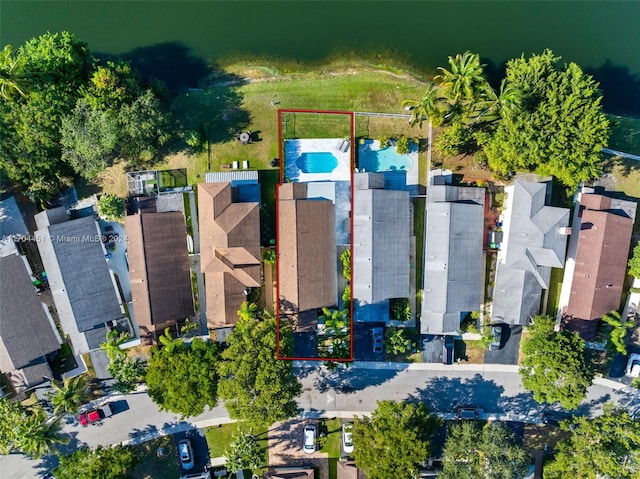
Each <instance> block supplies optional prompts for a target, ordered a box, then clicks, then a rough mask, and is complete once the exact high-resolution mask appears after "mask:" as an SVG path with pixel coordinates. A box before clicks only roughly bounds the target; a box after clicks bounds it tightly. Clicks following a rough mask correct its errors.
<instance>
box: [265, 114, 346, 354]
mask: <svg viewBox="0 0 640 479" xmlns="http://www.w3.org/2000/svg"><path fill="white" fill-rule="evenodd" d="M283 113H310V114H325V115H346V116H348V117H349V119H350V123H351V135H350V142H351V151H350V153H349V161H350V165H349V177H350V181H351V200H350V201H351V205H350V207H351V210H350V212H353V174H354V167H355V113H354V112H352V111H336V110H298V109H278V156H279V160H280V161H279V163H280V165H279V170H280V174H279V182H278V184H277V185H276V231H275V237H276V358H277V359H282V360H288V361H323V362H325V361H335V362H344V363H346V362H351V361H353V288H352V287H351V288H350V289H351V291H350V293H351V294H350V298H349V308H350V309H349V357H348V358H305V357H289V356H282V355H281V354H280V266H279V261H278V260H277V258H279V244H280V242H279V241H278V218H279V215H278V196H279V189H280V188H279V186H280V185H281V184H282V183H283V182H284V179H285V178H284V169H283V168H284V152H283V149H282V146H283V139H282V115H283ZM350 223H351V224H350V229H351V233H350V234H349V248H350V252H351V278H352V280H353V214H350ZM350 286H352V285H350Z"/></svg>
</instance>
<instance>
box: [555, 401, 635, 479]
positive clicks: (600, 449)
mask: <svg viewBox="0 0 640 479" xmlns="http://www.w3.org/2000/svg"><path fill="white" fill-rule="evenodd" d="M563 428H564V429H568V427H567V426H563ZM544 477H545V479H564V478H567V477H575V478H578V477H579V478H581V479H614V478H615V479H635V478H638V477H640V421H638V420H634V419H632V418H631V417H630V416H629V413H628V412H627V411H625V410H624V409H618V408H615V407H614V406H612V405H610V404H608V405H605V409H604V414H602V416H599V417H596V418H593V419H590V418H586V417H576V418H575V419H574V421H573V426H572V427H571V431H570V436H569V437H567V438H566V439H563V440H561V441H560V443H559V444H558V445H557V446H556V452H555V455H554V459H553V460H552V461H551V462H550V463H548V464H546V465H545V468H544Z"/></svg>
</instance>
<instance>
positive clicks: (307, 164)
mask: <svg viewBox="0 0 640 479" xmlns="http://www.w3.org/2000/svg"><path fill="white" fill-rule="evenodd" d="M296 165H297V166H298V168H300V171H302V172H303V173H331V172H332V171H333V170H335V169H336V166H338V159H337V158H336V157H335V156H333V154H331V153H329V152H325V151H317V152H306V153H302V154H301V155H300V158H298V160H297V161H296Z"/></svg>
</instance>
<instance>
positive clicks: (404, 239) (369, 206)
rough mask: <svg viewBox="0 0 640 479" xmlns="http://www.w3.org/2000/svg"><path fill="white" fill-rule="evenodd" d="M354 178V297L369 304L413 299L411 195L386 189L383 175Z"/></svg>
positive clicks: (359, 175) (360, 174) (369, 174)
mask: <svg viewBox="0 0 640 479" xmlns="http://www.w3.org/2000/svg"><path fill="white" fill-rule="evenodd" d="M363 177H364V178H363ZM376 177H377V178H379V181H378V182H375V180H374V179H373V178H376ZM354 178H355V189H354V191H353V279H352V288H353V289H352V293H353V298H354V300H356V301H359V302H360V303H365V304H371V303H376V302H379V301H383V300H385V299H389V298H405V297H407V296H409V261H410V251H409V241H410V240H409V235H410V230H411V221H410V218H409V214H410V213H409V201H410V200H409V192H408V191H399V190H386V189H383V188H384V174H381V173H378V174H373V173H358V174H355V175H354ZM361 179H362V180H363V181H360V180H361Z"/></svg>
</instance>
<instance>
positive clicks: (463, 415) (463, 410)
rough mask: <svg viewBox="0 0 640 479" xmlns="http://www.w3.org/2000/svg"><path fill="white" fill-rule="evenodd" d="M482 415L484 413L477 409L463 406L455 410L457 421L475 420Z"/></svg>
mask: <svg viewBox="0 0 640 479" xmlns="http://www.w3.org/2000/svg"><path fill="white" fill-rule="evenodd" d="M482 414H484V411H483V410H482V409H481V408H479V407H472V406H464V407H459V408H458V409H456V417H457V418H458V419H465V420H477V419H480V416H482Z"/></svg>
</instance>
